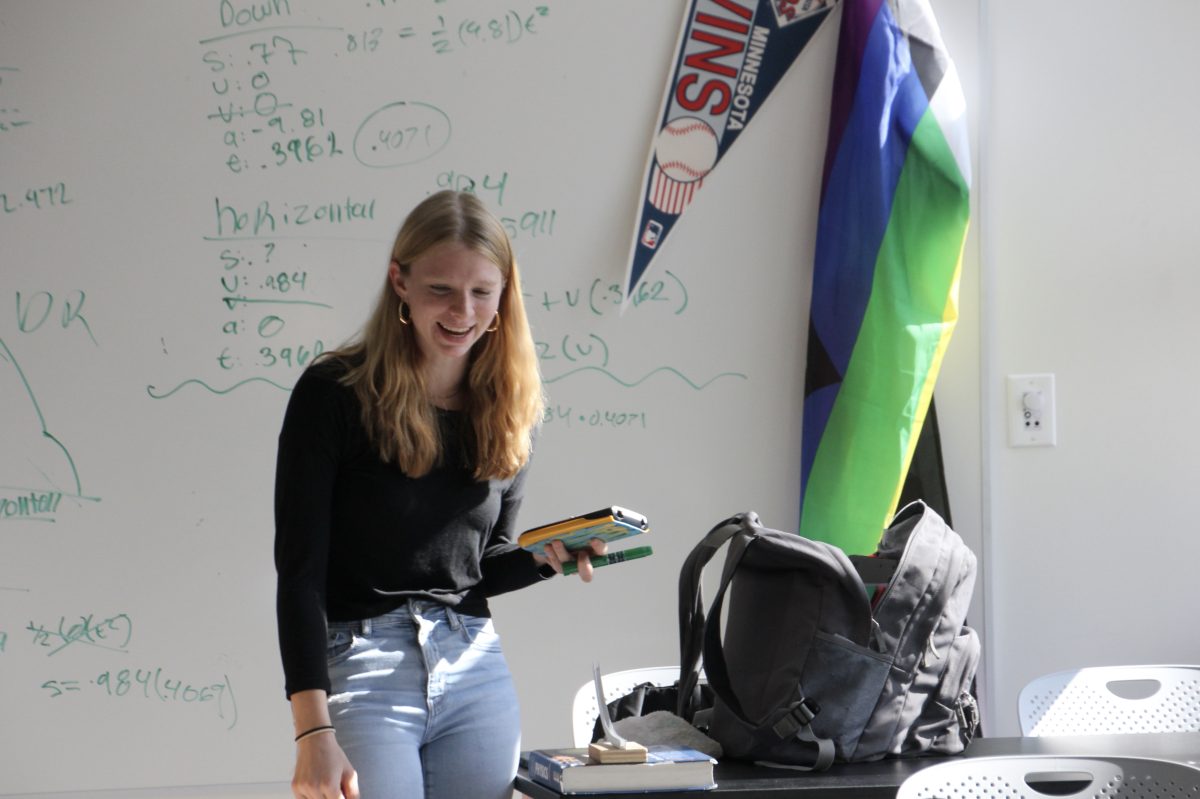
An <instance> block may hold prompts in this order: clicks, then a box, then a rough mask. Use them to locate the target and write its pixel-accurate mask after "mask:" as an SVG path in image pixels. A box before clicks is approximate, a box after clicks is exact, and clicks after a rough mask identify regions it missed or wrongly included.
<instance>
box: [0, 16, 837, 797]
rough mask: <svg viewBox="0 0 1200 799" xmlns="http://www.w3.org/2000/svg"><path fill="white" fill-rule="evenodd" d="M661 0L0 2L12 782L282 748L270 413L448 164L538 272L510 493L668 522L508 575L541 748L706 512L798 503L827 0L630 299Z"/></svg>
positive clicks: (782, 509) (202, 776)
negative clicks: (533, 400) (605, 561)
mask: <svg viewBox="0 0 1200 799" xmlns="http://www.w3.org/2000/svg"><path fill="white" fill-rule="evenodd" d="M684 6H685V3H684V2H683V0H655V2H645V0H608V1H607V2H604V3H567V2H559V1H558V0H503V1H500V2H484V1H483V0H406V1H405V2H399V0H359V1H358V2H355V3H338V4H330V3H323V2H318V0H255V1H254V2H250V0H203V1H201V0H189V2H173V3H156V2H151V1H150V0H106V1H105V2H92V3H82V2H66V0H38V2H21V1H20V0H3V2H0V163H2V164H3V170H2V172H0V240H2V241H3V246H2V247H0V259H2V264H3V265H2V267H0V406H2V407H3V413H2V414H0V426H2V429H0V433H2V435H3V441H4V442H5V445H4V448H3V455H2V456H0V553H3V554H2V555H0V706H2V707H3V708H4V711H5V716H6V718H7V719H8V720H9V721H6V722H5V723H4V724H2V725H0V751H2V752H4V758H5V768H4V769H2V770H0V794H5V795H8V794H27V793H32V792H42V791H45V792H48V791H77V790H99V789H120V788H125V789H133V788H143V787H153V786H195V785H229V784H249V783H268V782H281V783H282V782H286V781H287V780H288V779H290V774H291V762H292V755H293V747H292V742H291V724H290V715H289V710H288V705H287V702H286V701H285V698H284V693H283V682H282V670H281V668H280V666H279V658H278V654H277V650H276V639H275V626H274V567H273V563H272V539H273V527H272V484H273V473H274V457H275V439H276V436H277V434H278V430H279V424H280V421H281V418H282V412H283V409H284V406H285V403H286V402H287V398H288V390H289V389H290V387H291V386H292V385H293V384H294V382H295V380H296V378H297V376H298V375H299V373H300V371H301V370H302V369H303V367H304V365H305V364H306V363H308V362H309V361H310V360H311V358H312V357H313V356H314V354H315V353H316V352H319V351H320V350H322V349H329V348H332V347H334V346H337V345H338V344H339V343H341V342H343V341H344V340H345V339H346V338H347V337H349V336H351V335H352V334H353V333H354V332H355V331H356V329H357V327H358V325H359V324H360V322H361V321H362V320H363V319H364V318H365V315H366V313H367V310H368V308H369V307H370V306H371V304H372V303H373V301H374V299H375V296H376V294H377V292H378V291H379V289H380V287H381V285H382V281H383V278H384V270H385V267H386V264H387V260H388V253H389V249H390V244H391V240H392V237H393V236H394V234H395V231H396V229H397V227H398V225H399V223H400V221H401V219H402V218H403V216H404V214H405V213H406V212H407V211H408V209H409V208H411V207H412V206H413V205H414V204H415V203H416V202H418V201H419V200H420V199H422V198H423V197H425V196H427V195H428V194H430V193H432V192H434V191H436V190H438V189H440V188H444V187H451V188H460V189H462V188H471V189H473V190H474V191H476V192H477V193H478V194H479V195H480V196H481V197H482V198H483V199H484V201H485V202H486V203H487V204H488V205H489V207H491V208H492V209H493V210H494V211H495V212H496V213H497V215H498V216H501V217H502V218H503V219H504V220H505V223H506V225H508V226H509V228H510V231H511V234H512V237H513V240H514V244H515V246H516V249H517V254H518V259H519V262H520V264H521V268H522V272H523V278H524V282H525V291H526V301H527V304H528V309H529V314H530V320H531V325H532V327H533V331H534V336H535V338H536V340H537V342H538V349H539V353H540V356H541V368H542V371H543V375H544V377H545V381H546V389H547V395H548V398H549V408H548V411H547V415H546V420H545V424H544V427H543V431H542V434H541V436H540V440H539V445H538V451H537V453H536V455H535V460H534V466H533V471H532V474H531V478H530V481H529V485H528V495H527V499H526V502H525V506H524V508H523V510H522V514H521V519H520V522H521V523H522V525H523V526H534V525H535V524H539V523H544V522H546V521H550V520H552V519H553V518H557V517H559V516H563V515H569V514H575V513H580V512H583V511H585V510H590V509H592V508H593V507H594V506H597V505H603V504H609V503H616V504H622V505H626V506H628V507H632V508H635V509H637V510H639V511H641V512H643V513H645V514H646V515H647V516H648V517H649V518H650V521H651V527H652V531H651V533H650V539H649V540H648V542H647V543H651V544H652V545H653V546H654V547H655V550H656V554H655V556H654V557H652V558H648V559H644V560H640V561H637V562H633V563H629V564H624V565H622V566H620V567H613V568H611V569H605V570H603V571H601V572H599V573H598V574H597V579H596V581H595V582H594V583H593V584H591V585H587V586H585V585H582V584H581V583H579V582H578V581H565V580H554V581H550V582H549V583H547V584H543V585H539V586H534V587H532V588H529V589H526V590H524V591H521V592H518V593H515V594H512V595H506V596H503V597H500V598H498V599H497V600H495V601H494V603H493V613H494V615H495V617H496V622H497V627H498V629H499V630H500V632H501V634H502V636H503V638H504V641H505V649H506V653H507V656H508V659H509V662H510V665H511V667H512V669H513V671H514V674H515V677H516V681H517V685H518V692H519V695H520V698H521V703H522V713H523V730H524V740H523V744H524V745H525V746H526V747H527V748H530V747H539V746H551V745H561V744H563V743H565V742H567V741H568V740H569V735H570V725H569V707H570V700H571V696H572V695H573V692H574V690H575V688H576V687H577V686H578V685H580V684H581V683H582V682H584V681H585V680H586V679H587V678H588V676H589V674H590V666H591V663H592V662H593V661H599V662H600V664H601V666H602V667H603V668H605V669H606V670H615V669H619V668H627V667H632V666H637V665H653V664H664V663H672V662H676V661H677V640H676V633H675V630H676V579H677V575H678V572H679V566H680V564H681V562H682V560H683V558H684V556H685V555H686V554H687V552H688V551H689V550H690V548H691V545H692V544H693V543H694V542H695V541H696V540H697V539H698V538H699V537H700V536H701V535H703V533H705V532H706V531H707V530H708V529H709V528H710V527H711V526H712V525H713V524H715V523H716V522H718V521H720V520H721V519H723V518H725V517H727V516H729V515H731V514H733V513H737V512H740V511H743V510H750V509H753V510H756V511H758V512H759V513H760V514H761V516H762V518H763V520H764V522H765V523H767V524H768V525H771V526H774V527H779V528H781V529H794V527H795V524H796V514H797V491H798V482H799V477H798V475H799V452H800V448H799V444H800V406H801V398H802V387H803V369H804V362H803V361H804V354H803V353H804V348H803V343H804V340H805V338H804V334H805V331H806V329H807V322H808V319H807V315H808V303H809V279H810V266H809V264H810V262H811V254H812V248H813V237H814V231H815V219H816V213H815V209H816V196H817V192H818V183H819V176H820V163H821V158H822V157H823V151H824V136H825V125H826V122H827V115H828V100H829V97H828V92H829V87H830V84H831V80H832V68H833V67H832V62H833V58H832V56H833V52H834V49H835V46H836V18H834V19H831V22H830V24H828V25H826V26H824V28H823V29H822V30H821V31H819V32H818V34H817V36H816V37H815V38H814V40H813V41H812V43H811V44H810V45H809V46H808V48H807V50H805V52H804V53H802V54H801V56H800V57H799V59H798V61H797V63H796V64H795V65H794V66H793V68H792V71H791V73H789V75H788V76H787V78H785V80H784V81H783V82H782V83H781V84H780V86H779V87H778V88H777V89H776V91H775V96H773V97H772V98H771V99H770V100H769V101H768V102H767V104H766V106H765V107H764V109H763V111H762V112H761V113H760V114H759V116H758V117H757V119H756V121H755V123H754V124H753V125H752V126H750V128H749V129H748V130H747V131H746V132H745V134H744V135H743V136H742V138H741V140H740V142H739V143H738V145H737V146H736V147H735V148H733V150H731V151H730V153H729V154H728V155H727V156H726V157H725V158H724V160H723V161H722V163H721V165H720V166H718V168H717V169H716V171H715V172H714V173H713V174H712V175H711V176H710V178H709V179H708V181H707V182H706V184H705V187H704V190H703V191H702V192H701V193H700V194H699V196H698V199H697V200H696V202H695V203H694V204H693V205H692V207H691V208H690V209H689V210H688V211H687V213H686V214H685V215H684V216H683V218H682V219H681V221H680V222H679V224H678V225H676V227H675V228H674V230H673V231H672V233H671V235H670V237H669V238H668V239H667V240H666V241H665V243H664V245H663V249H662V251H661V254H660V255H659V256H658V258H657V259H656V261H655V263H654V265H653V266H652V268H651V270H650V272H648V273H647V275H646V277H645V280H644V281H643V282H642V284H641V285H640V286H639V287H638V289H637V291H636V292H635V294H634V296H633V298H632V303H631V304H630V307H629V308H628V309H627V310H626V312H625V313H624V314H621V313H619V306H620V303H621V301H622V299H623V295H622V293H621V290H620V289H619V288H618V287H619V285H620V283H621V279H622V277H623V274H624V269H625V265H626V264H625V260H626V257H627V254H628V251H629V243H630V237H631V235H632V227H633V224H634V214H635V212H636V209H637V208H638V206H639V203H640V197H639V196H638V188H639V186H640V181H641V176H642V170H643V168H644V165H645V160H646V155H647V152H648V149H649V146H650V142H651V138H652V133H653V131H652V128H653V126H654V123H655V121H656V119H657V115H658V110H659V105H660V102H661V97H662V91H663V86H664V82H665V80H666V78H667V73H668V70H669V65H670V62H671V56H672V53H673V50H674V45H675V40H676V37H677V35H678V28H679V24H680V21H681V19H682V15H683V12H684ZM16 719H21V720H23V721H20V722H15V723H14V721H13V720H16Z"/></svg>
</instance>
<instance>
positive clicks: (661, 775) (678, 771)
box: [529, 746, 717, 794]
mask: <svg viewBox="0 0 1200 799" xmlns="http://www.w3.org/2000/svg"><path fill="white" fill-rule="evenodd" d="M648 749H649V751H648V752H647V753H646V762H645V763H607V764H603V765H602V764H600V763H596V762H595V761H593V760H591V759H589V758H588V751H587V749H535V750H533V751H532V752H530V753H529V777H530V779H532V780H533V781H534V782H538V783H541V784H542V785H546V786H549V787H550V788H553V789H554V790H556V791H558V792H559V793H562V794H574V793H619V792H622V791H629V792H634V791H687V790H709V789H710V788H716V787H717V783H716V782H715V781H714V780H713V766H714V765H716V762H717V761H715V760H713V759H712V758H711V757H709V756H708V755H706V754H704V753H703V752H698V751H696V750H695V749H687V748H677V747H668V746H651V747H649V748H648Z"/></svg>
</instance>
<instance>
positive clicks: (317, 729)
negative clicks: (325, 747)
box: [296, 724, 333, 743]
mask: <svg viewBox="0 0 1200 799" xmlns="http://www.w3.org/2000/svg"><path fill="white" fill-rule="evenodd" d="M326 730H329V731H330V732H332V731H333V725H332V724H322V725H321V726H320V727H313V728H312V729H311V730H305V731H304V732H302V733H300V734H299V735H297V736H296V743H300V739H301V738H307V737H308V736H310V735H316V734H317V733H319V732H325V731H326Z"/></svg>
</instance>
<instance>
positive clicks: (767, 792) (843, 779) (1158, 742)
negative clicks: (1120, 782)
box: [516, 733, 1200, 799]
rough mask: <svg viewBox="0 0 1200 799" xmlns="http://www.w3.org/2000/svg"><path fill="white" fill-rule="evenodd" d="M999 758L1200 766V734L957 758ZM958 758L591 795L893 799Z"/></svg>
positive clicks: (1054, 741)
mask: <svg viewBox="0 0 1200 799" xmlns="http://www.w3.org/2000/svg"><path fill="white" fill-rule="evenodd" d="M993 755H1060V756H1064V757H1086V756H1089V755H1123V756H1128V757H1157V758H1162V759H1164V760H1177V761H1180V762H1183V763H1191V764H1192V765H1200V733H1171V734H1166V735H1089V736H1080V737H1054V738H979V739H977V740H976V741H974V742H973V743H972V744H971V745H970V746H969V747H968V748H967V751H966V752H965V753H964V754H962V755H957V756H955V757H989V756H993ZM951 759H954V758H953V757H922V758H910V759H904V760H881V761H878V762H875V763H853V764H838V765H835V766H833V767H832V768H830V769H829V770H828V771H823V772H820V773H817V774H814V773H810V772H798V771H791V770H789V769H772V768H764V767H760V766H754V765H751V764H749V763H738V762H734V761H728V762H724V763H720V764H718V765H717V767H716V780H717V787H716V789H715V790H712V791H703V792H696V791H667V792H658V793H652V794H645V793H611V794H610V793H606V794H590V795H591V796H602V797H604V798H605V799H647V797H649V796H653V797H656V799H697V797H700V796H709V795H717V796H719V797H720V799H734V798H735V797H736V799H783V797H787V796H796V797H803V799H893V798H894V797H895V796H896V789H897V788H899V787H900V783H902V782H904V780H905V778H907V777H908V776H909V775H910V774H913V773H914V772H916V771H919V770H921V769H923V768H926V767H928V766H932V765H934V764H935V763H942V762H945V761H946V760H951ZM516 788H517V790H518V791H520V792H521V793H524V794H526V795H527V796H530V797H532V799H556V798H557V797H560V796H562V794H560V793H558V792H557V791H554V790H552V789H550V788H546V787H545V786H542V785H539V784H537V783H535V782H533V781H531V780H530V779H529V776H528V774H527V773H526V771H525V769H524V767H522V768H521V770H520V771H519V772H518V773H517V781H516Z"/></svg>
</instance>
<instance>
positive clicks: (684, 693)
mask: <svg viewBox="0 0 1200 799" xmlns="http://www.w3.org/2000/svg"><path fill="white" fill-rule="evenodd" d="M747 522H750V523H752V524H757V523H758V515H757V514H755V513H754V511H748V512H746V513H739V514H737V515H736V516H731V517H729V518H728V519H726V520H725V521H723V522H720V523H719V524H717V525H716V526H714V527H713V528H712V529H711V530H709V531H708V533H707V534H706V535H705V536H704V538H702V539H700V541H699V543H697V544H696V546H694V547H693V548H692V551H691V552H690V553H689V554H688V556H687V559H686V560H684V562H683V568H682V569H680V572H679V700H678V703H677V707H676V714H677V715H678V716H680V717H681V718H684V719H687V720H688V721H689V722H690V721H692V717H693V715H694V714H695V711H696V708H695V707H694V702H693V695H694V694H695V693H696V688H697V686H698V684H699V680H700V652H701V649H702V648H703V644H704V596H703V592H702V590H701V586H700V577H701V575H702V574H703V573H704V567H705V566H706V565H708V562H709V561H710V560H712V557H713V555H715V554H716V553H717V551H718V550H719V549H720V548H721V547H722V546H724V545H725V542H726V541H728V540H729V539H730V538H733V537H734V536H735V535H737V534H738V533H739V532H741V531H742V530H744V529H745V526H746V524H747Z"/></svg>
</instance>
